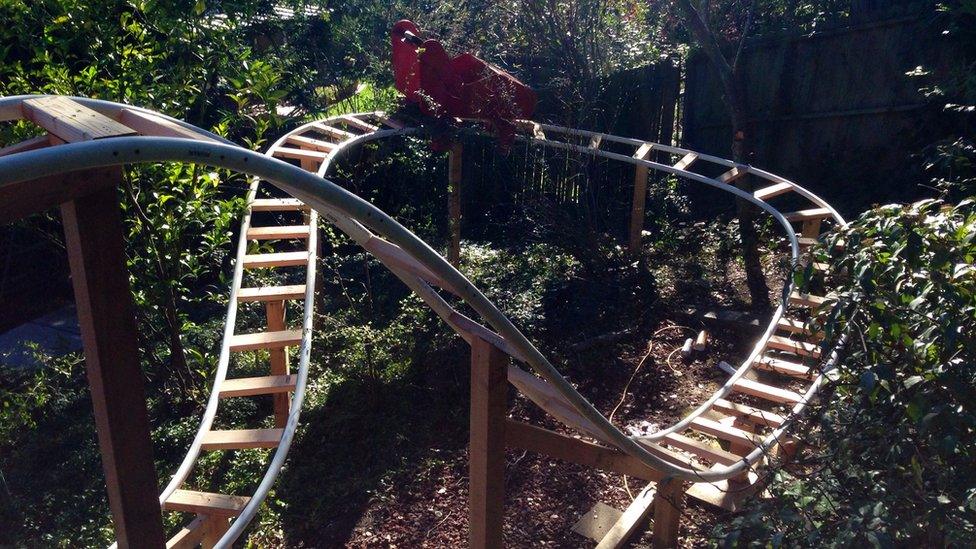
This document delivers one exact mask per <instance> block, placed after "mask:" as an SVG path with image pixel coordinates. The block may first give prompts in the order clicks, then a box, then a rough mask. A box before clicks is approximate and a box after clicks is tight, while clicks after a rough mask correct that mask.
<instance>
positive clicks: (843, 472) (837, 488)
mask: <svg viewBox="0 0 976 549" xmlns="http://www.w3.org/2000/svg"><path fill="white" fill-rule="evenodd" d="M963 177H964V174H963V173H957V174H956V176H954V177H953V178H952V179H953V180H954V181H960V180H961V178H963ZM950 187H951V188H952V190H953V191H958V190H959V188H958V186H956V185H950ZM841 239H842V240H843V241H844V243H845V244H846V248H845V249H844V250H843V251H834V252H832V254H828V253H827V252H826V251H825V250H826V248H822V249H821V250H819V252H818V253H819V255H820V258H819V260H822V261H826V260H829V261H831V262H832V263H833V266H834V269H835V272H843V273H846V278H842V279H841V282H840V285H839V287H837V289H836V292H835V294H834V297H835V300H834V304H833V308H832V309H831V310H830V312H826V311H825V312H824V313H822V315H821V318H820V322H821V323H822V324H823V327H824V329H825V332H826V334H827V339H826V341H825V343H824V348H825V349H829V348H831V347H832V346H833V344H834V343H835V342H836V341H837V339H838V337H839V336H840V334H841V333H842V332H845V331H846V332H847V333H849V335H850V338H849V341H848V344H847V346H846V349H845V352H844V353H843V355H842V359H841V360H840V361H839V367H838V369H837V371H836V378H835V379H834V380H833V381H832V382H831V383H830V384H829V385H828V387H827V391H826V394H827V395H829V396H828V397H827V399H826V404H825V405H823V407H822V409H821V410H820V412H821V413H820V414H815V418H816V419H812V420H809V421H810V423H811V425H810V426H809V427H810V429H803V428H801V429H797V432H801V433H802V432H809V433H811V434H810V440H809V442H810V443H811V444H812V447H813V450H812V453H811V455H808V456H806V457H805V458H804V459H801V460H800V462H799V463H797V464H794V467H791V468H790V469H789V471H790V472H786V471H781V472H779V473H777V475H776V478H775V480H774V481H773V483H772V486H771V490H772V492H773V494H774V495H775V496H776V497H775V498H774V499H772V500H769V501H756V502H754V503H753V504H752V506H751V507H750V509H749V510H748V512H747V513H746V514H745V515H743V516H740V517H738V518H737V519H736V520H735V521H733V522H732V523H730V524H727V525H724V526H721V527H720V528H719V529H718V532H717V534H718V535H719V536H721V537H722V538H724V540H725V542H726V543H727V544H730V545H731V544H734V543H735V542H737V541H741V542H745V541H752V542H753V543H755V544H759V545H763V544H765V543H766V540H769V539H771V540H773V545H777V546H778V545H796V544H802V545H815V546H820V545H832V546H852V545H859V544H864V543H869V544H871V545H873V546H892V545H897V546H916V547H917V546H944V545H954V546H967V545H969V544H971V543H972V540H973V539H974V535H976V467H974V463H976V410H974V408H973V403H974V402H976V268H974V261H976V201H974V200H973V199H972V198H969V199H964V200H962V201H961V202H959V203H958V204H955V205H953V204H950V203H947V202H945V201H943V200H934V199H930V200H923V201H921V202H916V203H914V204H910V205H904V206H901V205H889V206H883V207H880V208H876V209H874V210H872V211H869V212H866V213H865V214H863V215H862V216H861V217H860V218H858V219H857V220H856V221H854V222H852V223H851V224H850V225H849V226H848V227H846V228H842V229H840V230H838V231H836V233H835V234H833V235H832V236H831V237H830V238H829V239H828V240H829V241H830V242H837V241H838V240H841ZM800 278H801V279H802V278H803V277H802V276H801V277H800ZM801 282H802V280H801Z"/></svg>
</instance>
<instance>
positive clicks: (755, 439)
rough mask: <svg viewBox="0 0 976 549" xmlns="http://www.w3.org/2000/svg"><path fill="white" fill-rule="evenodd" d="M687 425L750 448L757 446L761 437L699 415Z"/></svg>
mask: <svg viewBox="0 0 976 549" xmlns="http://www.w3.org/2000/svg"><path fill="white" fill-rule="evenodd" d="M688 427H689V428H690V429H692V430H695V431H698V432H701V433H705V434H708V435H712V436H713V437H716V438H720V439H722V440H727V441H729V442H734V443H738V444H742V445H745V446H749V447H750V448H751V447H755V446H758V445H759V443H760V442H762V438H761V437H759V436H758V435H756V434H755V433H750V432H748V431H744V430H742V429H739V428H738V427H733V426H731V425H726V424H724V423H719V422H717V421H714V420H711V419H708V418H705V417H701V416H699V417H696V418H695V419H693V420H691V423H690V424H689V425H688Z"/></svg>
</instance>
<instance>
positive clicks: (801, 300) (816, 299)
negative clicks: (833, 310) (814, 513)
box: [790, 292, 827, 308]
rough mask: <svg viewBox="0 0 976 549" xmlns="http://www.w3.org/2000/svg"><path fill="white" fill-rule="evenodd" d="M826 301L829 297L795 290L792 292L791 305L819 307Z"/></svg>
mask: <svg viewBox="0 0 976 549" xmlns="http://www.w3.org/2000/svg"><path fill="white" fill-rule="evenodd" d="M826 302H827V298H826V297H822V296H819V295H813V294H802V293H800V292H793V293H791V294H790V305H797V306H800V307H810V308H817V307H820V306H822V305H823V304H824V303H826Z"/></svg>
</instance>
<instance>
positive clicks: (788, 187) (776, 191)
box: [752, 183, 793, 200]
mask: <svg viewBox="0 0 976 549" xmlns="http://www.w3.org/2000/svg"><path fill="white" fill-rule="evenodd" d="M792 190H793V184H792V183H775V184H773V185H770V186H768V187H763V188H761V189H758V190H756V192H754V193H752V196H755V197H756V198H758V199H759V200H769V199H770V198H773V197H775V196H779V195H781V194H786V193H788V192H790V191H792Z"/></svg>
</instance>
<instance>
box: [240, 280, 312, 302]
mask: <svg viewBox="0 0 976 549" xmlns="http://www.w3.org/2000/svg"><path fill="white" fill-rule="evenodd" d="M305 290H306V286H305V284H294V285H290V286H259V287H255V288H241V289H240V290H238V291H237V301H285V300H290V299H304V298H305Z"/></svg>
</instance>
